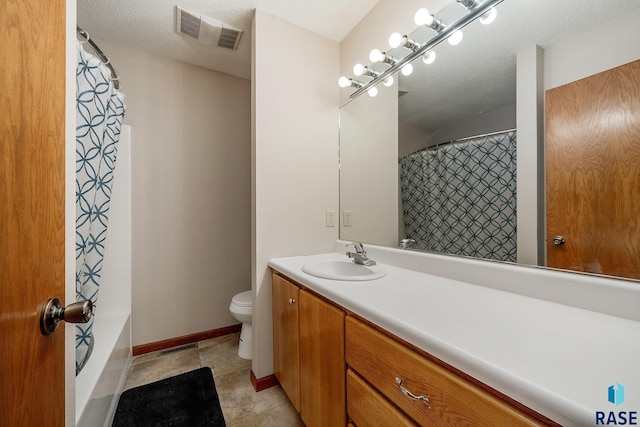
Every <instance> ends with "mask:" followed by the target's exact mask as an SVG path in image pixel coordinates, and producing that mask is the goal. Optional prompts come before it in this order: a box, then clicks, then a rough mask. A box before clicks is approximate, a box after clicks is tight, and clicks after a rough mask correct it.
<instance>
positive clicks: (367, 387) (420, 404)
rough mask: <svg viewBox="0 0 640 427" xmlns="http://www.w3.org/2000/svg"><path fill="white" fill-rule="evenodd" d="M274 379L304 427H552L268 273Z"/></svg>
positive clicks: (284, 279)
mask: <svg viewBox="0 0 640 427" xmlns="http://www.w3.org/2000/svg"><path fill="white" fill-rule="evenodd" d="M272 287H273V345H274V350H273V351H274V371H275V376H276V378H277V379H278V381H280V384H281V385H282V388H283V389H284V390H285V392H286V393H287V395H288V396H289V398H290V399H291V402H292V403H293V405H294V406H295V408H296V409H297V410H298V411H299V412H300V416H301V418H302V421H303V422H304V423H305V425H306V426H307V427H315V426H318V427H324V426H345V425H348V426H354V427H368V426H389V427H398V426H418V425H419V426H509V427H514V426H543V425H558V424H555V423H554V422H553V421H551V420H548V419H547V418H545V417H543V416H542V415H540V414H537V413H536V412H534V411H531V410H529V409H528V408H526V407H524V406H521V405H519V404H518V403H517V402H514V401H511V400H510V399H509V398H508V397H506V396H504V395H501V394H500V393H498V392H496V391H495V390H492V389H490V388H488V387H486V386H483V384H481V383H479V382H477V381H475V380H474V379H473V378H471V377H469V376H466V375H465V374H464V373H461V372H459V371H456V370H455V369H453V368H450V367H448V366H447V365H446V364H445V363H443V362H441V361H439V360H437V359H435V358H434V357H432V356H431V355H429V354H428V353H426V352H424V351H422V350H420V349H417V348H416V347H413V346H412V345H411V344H408V343H406V342H405V341H402V340H401V339H399V338H397V337H396V336H395V335H393V334H391V333H389V332H387V331H385V330H383V329H382V328H380V327H378V326H376V325H374V324H372V323H369V322H367V321H365V320H363V319H362V318H360V317H358V316H357V315H355V314H353V313H351V312H349V311H348V310H346V309H344V308H342V307H340V306H338V305H337V304H333V303H331V302H329V301H327V300H326V299H323V298H321V297H319V296H318V295H317V294H314V293H313V292H311V291H310V290H308V289H307V288H305V287H304V286H303V285H300V284H297V283H295V282H293V281H292V280H290V279H288V278H286V277H284V276H282V275H280V274H279V273H277V272H275V271H274V273H273V275H272Z"/></svg>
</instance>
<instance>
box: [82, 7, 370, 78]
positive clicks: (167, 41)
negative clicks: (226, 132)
mask: <svg viewBox="0 0 640 427" xmlns="http://www.w3.org/2000/svg"><path fill="white" fill-rule="evenodd" d="M377 2H378V0H349V1H345V0H322V1H305V2H300V1H296V0H109V1H105V0H78V25H79V26H80V27H82V28H83V29H84V30H85V31H87V32H88V33H89V35H90V36H91V37H93V38H96V39H102V40H106V41H110V42H114V43H118V44H121V45H124V46H129V47H132V48H136V49H141V50H145V51H147V52H151V53H154V54H157V55H161V56H165V57H169V58H173V59H176V60H179V61H183V62H186V63H189V64H194V65H199V66H201V67H205V68H209V69H212V70H216V71H220V72H223V73H227V74H231V75H234V76H238V77H242V78H245V79H249V78H250V77H251V21H252V18H253V12H254V10H255V9H256V8H259V9H260V10H263V11H265V12H267V13H270V14H272V15H275V16H278V17H280V18H281V19H283V20H285V21H288V22H291V23H293V24H296V25H298V26H300V27H303V28H307V29H308V30H310V31H312V32H314V33H317V34H320V35H322V36H324V37H326V38H328V39H331V40H334V41H337V42H339V41H341V40H342V39H343V38H344V37H345V36H346V35H347V34H348V33H349V32H350V31H351V29H352V28H353V27H354V26H355V25H356V24H357V23H358V22H360V20H361V19H362V18H363V17H364V16H365V15H366V14H367V13H368V12H369V11H370V10H371V9H372V8H373V7H374V6H375V5H376V3H377ZM176 4H177V5H179V6H181V7H184V8H185V9H187V10H190V11H193V12H197V13H200V14H202V15H205V16H209V17H211V18H214V19H217V20H218V21H222V22H223V23H225V24H228V25H230V26H232V27H236V28H240V29H242V30H243V31H244V34H243V35H242V39H241V40H240V44H239V45H238V49H237V50H231V49H225V48H220V47H216V46H206V45H203V44H201V43H199V42H197V41H195V40H193V39H189V38H188V37H185V36H181V35H179V34H177V33H176V32H175V31H174V27H175V11H174V10H175V5H176Z"/></svg>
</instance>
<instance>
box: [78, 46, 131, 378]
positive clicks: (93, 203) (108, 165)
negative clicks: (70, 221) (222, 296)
mask: <svg viewBox="0 0 640 427" xmlns="http://www.w3.org/2000/svg"><path fill="white" fill-rule="evenodd" d="M76 89H77V90H76V118H77V122H76V297H77V300H88V299H90V300H91V301H92V302H93V304H94V307H96V308H97V306H98V290H99V289H100V276H101V270H102V260H103V257H104V242H105V238H106V234H107V221H108V215H109V201H110V198H111V188H112V183H113V171H114V168H115V162H116V155H117V152H118V150H117V146H118V141H119V139H120V129H121V126H122V119H123V118H124V112H125V105H124V95H123V94H122V93H120V92H118V91H116V90H115V88H114V86H113V82H112V81H111V73H110V71H109V69H108V68H107V67H106V66H105V65H103V64H102V63H101V61H100V60H99V59H98V58H97V57H95V56H93V55H91V54H90V53H88V52H86V51H85V50H84V49H83V47H82V44H81V43H78V65H77V68H76ZM92 325H93V318H92V319H91V321H90V322H89V323H86V324H80V325H77V327H76V375H77V374H78V372H80V370H81V369H82V367H83V366H84V363H85V362H86V360H87V359H88V357H89V355H90V350H91V348H92V347H91V346H92V333H91V329H92Z"/></svg>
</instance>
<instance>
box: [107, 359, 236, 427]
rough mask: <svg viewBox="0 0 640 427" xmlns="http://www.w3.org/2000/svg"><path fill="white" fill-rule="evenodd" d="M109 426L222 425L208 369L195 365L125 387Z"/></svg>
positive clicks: (218, 403)
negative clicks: (193, 368)
mask: <svg viewBox="0 0 640 427" xmlns="http://www.w3.org/2000/svg"><path fill="white" fill-rule="evenodd" d="M112 426H113V427H160V426H172V427H181V426H185V427H187V426H188V427H199V426H216V427H225V426H226V424H225V422H224V417H223V416H222V409H220V400H219V399H218V393H217V392H216V385H215V383H214V382H213V374H212V373H211V369H209V368H200V369H196V370H195V371H191V372H187V373H184V374H181V375H176V376H175V377H171V378H167V379H164V380H160V381H156V382H154V383H151V384H145V385H143V386H140V387H135V388H132V389H130V390H127V391H125V392H124V393H122V396H120V401H119V402H118V408H117V409H116V415H115V418H114V420H113V424H112Z"/></svg>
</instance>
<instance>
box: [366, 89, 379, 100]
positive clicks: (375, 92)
mask: <svg viewBox="0 0 640 427" xmlns="http://www.w3.org/2000/svg"><path fill="white" fill-rule="evenodd" d="M367 93H368V94H369V96H370V97H372V98H373V97H374V96H376V95H377V94H378V88H377V87H372V88H371V89H369V90H368V91H367Z"/></svg>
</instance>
